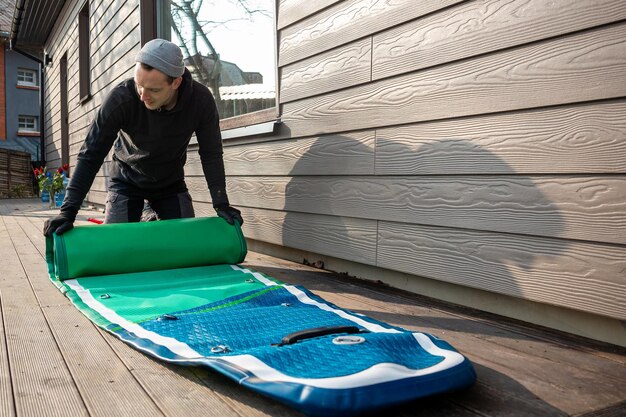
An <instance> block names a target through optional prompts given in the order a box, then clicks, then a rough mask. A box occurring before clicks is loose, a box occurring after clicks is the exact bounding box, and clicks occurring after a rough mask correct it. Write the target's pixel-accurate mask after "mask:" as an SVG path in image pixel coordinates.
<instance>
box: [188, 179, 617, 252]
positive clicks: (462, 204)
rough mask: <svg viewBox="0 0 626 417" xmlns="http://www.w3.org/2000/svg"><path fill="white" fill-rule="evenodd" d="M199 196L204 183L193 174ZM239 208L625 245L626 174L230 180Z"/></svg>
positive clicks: (203, 193)
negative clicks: (599, 175)
mask: <svg viewBox="0 0 626 417" xmlns="http://www.w3.org/2000/svg"><path fill="white" fill-rule="evenodd" d="M187 185H188V186H189V187H190V189H192V190H194V191H195V192H197V194H196V200H198V201H209V200H210V198H209V193H208V191H207V186H206V181H205V180H204V178H201V177H190V178H187ZM227 189H228V195H229V198H230V201H231V203H233V204H234V205H236V206H247V207H258V208H267V209H275V210H286V211H298V212H306V213H315V214H326V215H335V216H350V217H359V218H367V219H377V220H388V221H398V222H405V223H416V224H427V225H438V226H449V227H459V228H464V229H479V230H488V231H498V232H509V233H520V234H528V235H538V236H548V237H562V238H570V239H582V240H591V241H599V242H610V243H620V244H625V243H626V217H625V216H624V215H623V213H625V212H626V176H623V175H621V176H617V175H615V176H601V177H587V176H585V177H583V176H575V177H562V176H465V177H440V176H431V177H351V178H342V177H293V178H289V177H228V178H227Z"/></svg>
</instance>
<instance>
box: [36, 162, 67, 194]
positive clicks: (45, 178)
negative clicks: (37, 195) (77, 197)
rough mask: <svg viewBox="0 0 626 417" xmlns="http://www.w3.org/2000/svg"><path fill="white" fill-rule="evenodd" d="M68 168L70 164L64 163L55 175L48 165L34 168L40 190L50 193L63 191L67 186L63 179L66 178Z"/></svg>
mask: <svg viewBox="0 0 626 417" xmlns="http://www.w3.org/2000/svg"><path fill="white" fill-rule="evenodd" d="M68 169H69V165H68V164H64V165H63V166H62V167H60V168H58V169H57V170H56V171H55V173H54V176H53V175H52V174H51V173H50V172H48V170H47V169H46V167H39V168H35V169H33V174H35V178H36V179H37V183H38V184H39V191H41V192H43V191H47V192H49V193H50V194H56V193H60V192H62V191H63V190H64V188H65V186H64V185H63V180H64V179H65V176H66V173H67V171H68Z"/></svg>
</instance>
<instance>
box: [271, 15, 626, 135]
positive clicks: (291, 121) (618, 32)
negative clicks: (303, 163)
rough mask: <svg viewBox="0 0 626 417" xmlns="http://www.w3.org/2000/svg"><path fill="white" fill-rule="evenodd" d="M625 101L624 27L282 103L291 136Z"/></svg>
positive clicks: (563, 38)
mask: <svg viewBox="0 0 626 417" xmlns="http://www.w3.org/2000/svg"><path fill="white" fill-rule="evenodd" d="M624 95H626V24H625V23H622V24H619V25H611V26H607V27H603V28H600V29H596V30H590V31H586V32H582V33H577V34H575V35H570V36H564V37H559V38H557V39H554V40H551V41H548V42H543V43H538V44H532V45H528V46H524V47H520V48H515V49H512V50H508V51H505V52H500V53H497V54H491V55H487V56H481V57H478V58H474V59H471V60H465V61H461V62H457V63H454V64H450V65H447V66H443V67H437V68H432V69H428V70H424V71H421V72H417V73H413V74H409V75H404V76H400V77H396V78H390V79H386V80H383V81H378V82H374V83H371V84H368V85H366V86H361V87H353V88H349V89H346V90H342V91H341V92H337V93H332V94H327V95H324V96H320V97H314V98H309V99H305V100H301V101H296V102H293V103H287V104H284V105H283V116H282V120H283V122H284V123H285V125H286V128H288V129H290V132H291V135H292V136H310V135H319V134H323V133H330V132H336V131H342V130H353V129H365V128H371V127H377V126H387V125H394V124H404V123H409V122H418V121H425V120H433V119H445V118H452V117H459V116H467V115H473V114H481V113H490V112H500V111H506V110H516V109H523V108H532V107H538V106H549V105H557V104H565V103H572V102H579V101H587V100H596V99H604V98H614V97H621V96H624Z"/></svg>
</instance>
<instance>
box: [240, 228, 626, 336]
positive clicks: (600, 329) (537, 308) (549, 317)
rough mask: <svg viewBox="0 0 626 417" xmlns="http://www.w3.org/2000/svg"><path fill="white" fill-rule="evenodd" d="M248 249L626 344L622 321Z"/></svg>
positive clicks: (302, 255) (275, 250) (303, 254)
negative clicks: (315, 264)
mask: <svg viewBox="0 0 626 417" xmlns="http://www.w3.org/2000/svg"><path fill="white" fill-rule="evenodd" d="M247 243H248V250H250V251H253V252H259V253H262V254H265V255H270V256H274V257H277V258H281V259H286V260H290V261H293V262H297V263H302V262H303V259H307V261H308V262H309V263H310V264H314V263H315V262H317V261H321V262H323V265H324V269H325V270H328V271H333V272H339V273H342V274H343V273H346V274H347V275H348V276H350V277H356V278H360V279H365V280H368V281H374V282H381V283H383V284H386V285H389V286H391V287H393V288H397V289H400V290H405V291H409V292H412V293H415V294H419V295H423V296H427V297H431V298H434V299H437V300H442V301H446V302H449V303H454V304H458V305H462V306H466V307H471V308H475V309H477V310H481V311H486V312H489V313H493V314H497V315H500V316H505V317H508V318H513V319H516V320H521V321H523V322H527V323H532V324H536V325H540V326H544V327H548V328H551V329H555V330H559V331H563V332H566V333H571V334H574V335H577V336H582V337H586V338H589V339H594V340H597V341H601V342H606V343H611V344H614V345H618V346H622V347H626V322H622V321H620V320H617V319H613V318H610V317H603V316H599V315H595V314H590V313H585V312H583V311H578V310H571V309H566V308H562V307H557V306H552V305H548V304H542V303H537V302H534V301H528V300H523V299H521V298H516V297H511V296H508V295H503V294H496V293H492V292H489V291H484V290H479V289H475V288H470V287H464V286H461V285H456V284H451V283H447V282H442V281H437V280H433V279H429V278H424V277H420V276H417V275H410V274H405V273H401V272H396V271H391V270H387V269H383V268H379V267H375V266H371V265H365V264H360V263H357V262H352V261H347V260H344V259H339V258H334V257H331V256H326V255H320V254H317V253H312V252H308V251H303V250H299V249H294V248H288V247H284V246H279V245H275V244H272V243H267V242H262V241H258V240H254V239H247Z"/></svg>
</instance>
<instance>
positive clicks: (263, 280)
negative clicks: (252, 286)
mask: <svg viewBox="0 0 626 417" xmlns="http://www.w3.org/2000/svg"><path fill="white" fill-rule="evenodd" d="M230 267H231V268H233V269H234V270H235V271H241V272H243V273H244V274H250V275H252V276H253V277H255V278H256V279H257V280H259V281H260V282H261V283H262V284H265V285H267V286H268V287H271V286H273V285H278V284H277V283H275V282H274V281H272V280H269V279H267V278H265V277H264V276H263V274H261V273H260V272H254V271H251V270H249V269H246V268H242V267H240V266H238V265H231V266H230Z"/></svg>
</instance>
